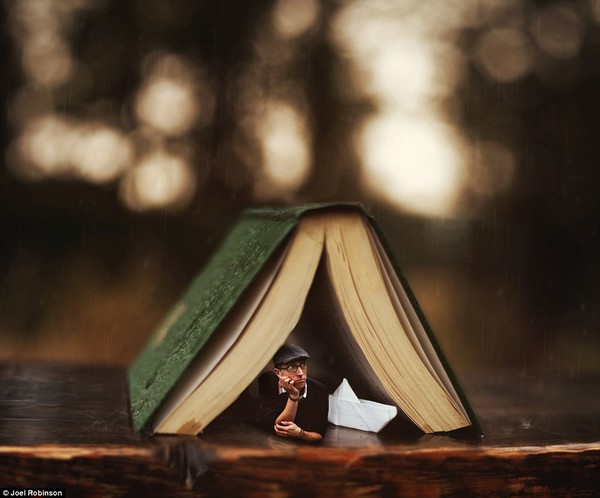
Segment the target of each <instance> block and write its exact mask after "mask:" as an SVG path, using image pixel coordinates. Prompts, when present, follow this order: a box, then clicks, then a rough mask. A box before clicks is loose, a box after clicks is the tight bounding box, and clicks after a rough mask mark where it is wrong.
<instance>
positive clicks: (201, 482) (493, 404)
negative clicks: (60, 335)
mask: <svg viewBox="0 0 600 498" xmlns="http://www.w3.org/2000/svg"><path fill="white" fill-rule="evenodd" d="M463 377H464V378H463V379H462V381H463V386H464V387H465V389H466V392H467V395H468V397H469V399H470V400H471V403H472V405H473V407H474V409H475V411H476V413H477V414H478V416H479V419H480V422H481V425H482V427H483V430H484V432H485V437H484V438H477V437H469V436H468V435H464V434H450V435H423V434H421V433H419V432H418V431H417V430H415V429H414V428H412V427H411V426H410V425H409V424H406V423H402V422H401V421H398V422H395V423H393V424H391V425H390V426H389V427H388V428H386V429H384V431H383V432H382V433H380V434H372V433H367V432H361V431H355V430H351V429H343V428H337V427H333V426H332V427H331V428H330V429H329V431H328V433H327V436H326V438H325V441H324V442H323V443H322V444H320V445H307V444H302V443H296V442H294V441H287V440H284V439H282V438H278V437H276V436H272V435H269V434H266V433H264V432H261V431H260V430H258V429H257V428H256V427H255V426H254V425H253V424H249V423H246V422H243V421H241V420H240V419H239V417H237V416H236V414H235V412H234V411H232V412H227V413H225V414H224V415H223V416H222V417H221V418H219V419H217V421H215V422H214V423H213V424H211V426H209V428H208V429H207V430H206V431H205V433H204V434H202V435H201V436H200V437H164V436H163V437H144V436H139V435H136V434H134V433H133V432H132V430H131V423H130V419H129V413H128V405H127V390H126V381H125V371H124V370H123V369H121V368H116V367H102V366H81V365H79V366H78V365H69V364H66V365H63V364H4V365H0V379H1V381H0V487H3V486H4V487H8V486H12V487H27V486H34V485H35V486H39V487H61V488H65V489H66V490H67V496H138V495H139V496H290V497H291V496H297V494H298V493H299V490H301V494H302V495H303V496H311V497H312V496H361V497H363V496H483V495H487V496H600V397H599V396H598V392H599V389H598V388H599V387H600V382H599V381H598V378H563V377H560V376H558V375H546V376H543V375H540V374H530V375H527V376H524V375H516V374H514V373H510V372H506V373H502V372H494V373H487V374H479V375H469V376H464V375H463Z"/></svg>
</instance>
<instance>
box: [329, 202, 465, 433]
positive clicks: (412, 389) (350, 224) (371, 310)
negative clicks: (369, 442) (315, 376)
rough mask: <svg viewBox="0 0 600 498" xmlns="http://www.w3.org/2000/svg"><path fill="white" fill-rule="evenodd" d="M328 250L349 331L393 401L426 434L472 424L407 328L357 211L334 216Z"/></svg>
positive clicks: (331, 274) (330, 269)
mask: <svg viewBox="0 0 600 498" xmlns="http://www.w3.org/2000/svg"><path fill="white" fill-rule="evenodd" d="M326 252H327V262H328V265H327V268H328V273H329V275H330V277H331V280H332V284H333V288H334V290H335V294H336V297H337V299H338V301H339V304H340V308H341V309H342V311H343V314H344V317H345V320H346V322H347V324H348V327H349V329H350V331H351V333H352V335H353V337H354V340H355V341H356V343H357V345H358V347H359V348H360V350H361V351H362V352H363V353H364V356H365V357H366V358H367V360H368V363H369V364H370V366H371V368H372V370H373V371H374V372H376V373H377V377H378V379H379V381H380V382H381V384H382V386H383V387H384V389H385V391H386V392H387V393H388V394H389V395H390V397H391V398H392V399H393V400H394V402H395V403H396V404H398V406H399V407H400V408H401V409H402V411H403V412H404V413H405V414H406V415H407V416H408V417H409V418H410V419H411V420H412V421H413V422H414V423H415V424H416V425H417V426H419V427H420V428H421V429H422V430H423V431H424V432H440V431H449V430H454V429H458V428H461V427H465V426H467V425H469V424H470V423H469V420H468V418H467V417H465V415H464V413H463V410H462V409H461V407H460V406H459V405H458V404H457V403H456V402H455V401H454V399H453V398H452V397H451V396H449V395H448V393H447V392H446V389H445V388H444V387H443V385H442V384H441V383H440V382H439V380H438V378H437V376H436V375H432V372H431V370H430V368H428V366H427V362H425V363H424V362H423V361H422V360H421V357H420V355H419V354H418V353H417V352H416V350H415V348H414V347H413V345H412V342H411V340H410V338H409V335H410V333H409V332H407V331H406V330H404V328H405V327H404V325H403V323H402V321H401V320H400V318H399V317H398V314H397V313H396V307H395V306H394V304H393V301H394V300H395V297H393V296H390V293H389V290H388V286H387V285H386V283H385V277H384V276H383V273H384V272H382V265H381V260H380V258H379V256H378V255H377V252H376V251H375V250H374V247H373V245H372V242H371V238H370V236H369V232H368V230H367V228H366V225H365V222H364V218H363V217H362V216H357V215H356V213H335V214H331V215H330V218H329V219H328V222H327V228H326Z"/></svg>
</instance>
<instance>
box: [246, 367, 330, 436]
mask: <svg viewBox="0 0 600 498" xmlns="http://www.w3.org/2000/svg"><path fill="white" fill-rule="evenodd" d="M258 393H259V398H260V400H259V405H260V411H261V416H262V421H263V423H264V425H265V427H266V428H267V430H270V431H273V426H274V425H275V420H276V419H277V417H278V416H279V415H280V414H281V412H282V411H283V409H284V408H285V405H286V403H287V400H288V394H287V392H284V393H282V394H279V378H278V377H277V375H276V374H275V372H272V371H269V372H265V373H263V374H262V375H261V376H260V377H259V378H258ZM328 413H329V392H328V391H327V388H326V387H325V386H324V385H323V384H321V383H320V382H318V381H316V380H314V379H311V378H310V377H309V378H307V379H306V398H304V397H302V396H301V397H300V399H299V400H298V409H297V411H296V418H295V419H294V423H295V424H296V425H297V426H298V427H300V428H301V429H304V430H305V431H307V432H318V433H319V434H321V436H324V435H325V432H326V431H327V415H328Z"/></svg>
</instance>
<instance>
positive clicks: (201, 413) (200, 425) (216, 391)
mask: <svg viewBox="0 0 600 498" xmlns="http://www.w3.org/2000/svg"><path fill="white" fill-rule="evenodd" d="M318 218H319V216H316V215H315V216H306V217H304V218H302V220H301V221H300V224H299V226H298V228H297V229H296V232H295V234H294V236H293V237H292V240H291V242H290V243H289V246H288V250H287V252H286V254H285V257H284V258H283V261H282V264H281V267H280V269H279V271H278V272H277V274H276V276H275V279H274V280H273V283H272V284H271V285H270V287H269V288H268V290H267V292H266V293H265V295H264V297H263V298H262V300H260V304H259V306H258V308H257V309H256V311H255V312H254V314H253V315H252V317H251V318H250V320H249V321H248V323H247V325H246V326H245V327H244V330H243V331H242V333H241V334H239V335H238V337H237V340H236V341H235V343H234V344H233V346H232V347H230V348H229V349H228V350H227V351H226V352H225V354H224V355H222V356H221V357H219V358H216V359H217V360H218V361H217V364H216V365H215V366H214V368H212V370H211V371H210V372H208V375H206V376H205V377H204V379H203V381H202V382H201V383H200V384H199V385H198V386H197V387H196V389H195V390H194V391H193V392H192V393H191V394H190V395H189V396H188V397H187V398H186V399H185V400H184V402H182V403H181V404H180V405H179V406H178V407H177V408H176V409H175V410H174V412H173V413H172V415H171V416H170V417H169V418H167V419H166V420H165V421H164V422H163V424H162V425H161V426H160V427H159V432H162V433H173V434H175V433H177V434H197V433H198V432H199V431H201V430H203V429H204V427H206V426H207V425H208V424H209V423H210V422H211V421H212V420H214V418H215V417H217V416H218V415H219V414H220V413H221V412H222V411H223V410H224V409H225V408H227V407H228V406H229V405H230V404H231V403H232V402H233V401H235V399H236V398H237V397H238V396H239V395H240V394H241V393H242V392H243V391H244V389H246V387H247V386H248V385H250V383H251V382H252V381H253V380H254V379H255V378H256V377H257V376H258V374H259V373H260V372H261V370H262V368H263V366H264V364H265V363H266V361H267V360H269V359H271V358H272V357H273V355H274V354H275V352H276V351H277V349H278V348H279V347H280V346H281V345H282V344H283V343H284V341H285V339H286V338H287V336H288V335H289V334H290V332H291V331H292V329H293V328H294V326H295V325H296V324H297V322H298V320H299V318H300V314H301V312H302V308H303V307H304V303H305V301H306V295H307V294H308V291H309V289H310V286H311V285H312V283H313V278H314V274H315V272H316V269H317V266H318V263H319V260H320V258H321V254H322V252H323V224H322V223H320V222H319V221H318ZM220 333H221V332H220V331H219V332H218V334H220Z"/></svg>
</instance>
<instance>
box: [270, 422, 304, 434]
mask: <svg viewBox="0 0 600 498" xmlns="http://www.w3.org/2000/svg"><path fill="white" fill-rule="evenodd" d="M301 432H302V429H300V427H298V426H297V425H296V424H295V423H294V422H291V421H289V420H282V421H281V422H279V423H278V424H275V434H277V435H278V436H281V437H289V438H296V437H298V436H299V434H300V433H301Z"/></svg>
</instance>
